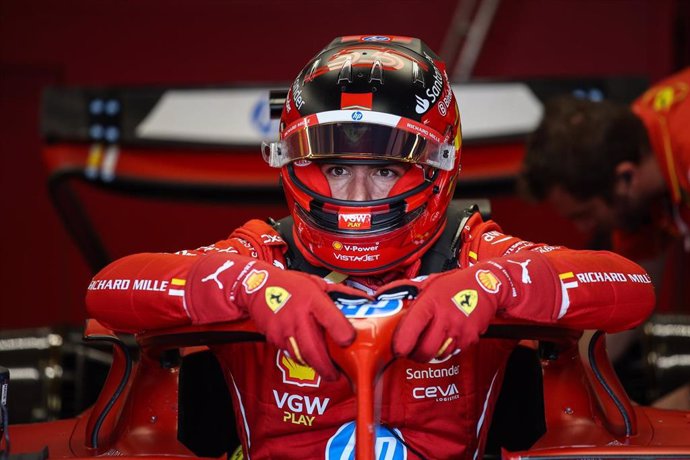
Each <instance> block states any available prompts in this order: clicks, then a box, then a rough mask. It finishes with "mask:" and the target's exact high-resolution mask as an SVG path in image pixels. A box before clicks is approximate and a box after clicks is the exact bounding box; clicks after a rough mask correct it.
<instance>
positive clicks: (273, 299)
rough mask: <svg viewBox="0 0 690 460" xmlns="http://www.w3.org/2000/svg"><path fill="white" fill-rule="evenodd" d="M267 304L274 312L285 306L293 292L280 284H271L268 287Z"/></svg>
mask: <svg viewBox="0 0 690 460" xmlns="http://www.w3.org/2000/svg"><path fill="white" fill-rule="evenodd" d="M265 293H266V305H268V308H270V309H271V311H272V312H273V313H278V310H280V309H281V308H283V306H285V304H286V303H287V301H288V300H289V299H290V296H291V294H290V293H289V292H288V291H286V290H285V289H283V288H282V287H279V286H269V287H267V288H266V291H265Z"/></svg>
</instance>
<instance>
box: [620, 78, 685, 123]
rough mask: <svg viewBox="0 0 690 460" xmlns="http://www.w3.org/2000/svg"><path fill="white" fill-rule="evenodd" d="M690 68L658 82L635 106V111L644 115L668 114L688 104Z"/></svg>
mask: <svg viewBox="0 0 690 460" xmlns="http://www.w3.org/2000/svg"><path fill="white" fill-rule="evenodd" d="M689 92H690V67H687V68H685V69H683V70H681V71H680V72H677V73H675V74H673V75H669V76H668V77H666V78H664V79H662V80H660V81H658V82H656V83H655V84H653V85H652V86H651V87H650V88H649V89H648V90H647V91H645V92H644V93H643V94H642V96H640V97H639V98H637V99H636V100H635V101H634V102H633V104H632V108H633V110H634V111H635V112H636V113H638V114H642V115H644V114H645V113H646V112H654V113H658V112H667V111H669V110H671V109H672V108H674V107H675V106H677V105H679V104H680V103H683V102H687V101H688V100H690V99H688V97H689V96H690V94H688V93H689Z"/></svg>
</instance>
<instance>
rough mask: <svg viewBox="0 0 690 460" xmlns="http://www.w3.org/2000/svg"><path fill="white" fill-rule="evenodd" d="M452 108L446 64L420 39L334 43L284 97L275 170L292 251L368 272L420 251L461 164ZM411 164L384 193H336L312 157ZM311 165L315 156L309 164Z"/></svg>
mask: <svg viewBox="0 0 690 460" xmlns="http://www.w3.org/2000/svg"><path fill="white" fill-rule="evenodd" d="M460 144H461V137H460V115H459V112H458V108H457V104H456V101H455V96H454V95H453V91H452V90H451V87H450V84H449V82H448V77H447V75H446V71H445V64H444V63H443V62H442V61H441V60H440V59H439V57H438V56H436V54H434V53H433V51H431V50H430V49H429V48H428V47H427V46H426V45H425V44H424V43H423V42H422V41H421V40H419V39H416V38H409V37H398V36H384V35H375V36H366V35H362V36H359V35H358V36H348V37H340V38H336V39H335V40H333V41H332V42H331V43H330V44H329V45H328V46H327V47H326V48H325V49H323V50H322V51H321V52H320V53H319V54H317V55H316V57H314V58H313V59H312V60H311V61H310V62H309V63H308V64H307V65H306V67H304V69H303V70H302V71H301V72H300V74H299V75H298V76H297V79H296V80H295V81H294V83H293V84H292V86H291V87H290V90H289V92H288V94H287V98H286V101H285V106H284V107H283V112H282V116H281V121H280V140H278V141H276V142H271V143H266V144H264V146H263V155H264V159H265V160H266V161H267V162H268V163H269V164H270V165H271V166H273V167H278V168H282V169H281V179H282V182H283V188H284V190H285V195H286V197H287V201H288V206H289V208H290V212H291V214H292V216H293V219H294V226H293V233H294V238H295V242H296V244H297V246H298V249H299V250H300V252H301V253H302V254H303V255H304V256H305V257H306V259H307V260H308V261H309V262H310V263H312V264H314V265H317V266H322V267H327V268H329V269H332V270H336V271H339V272H343V273H347V274H377V273H383V272H386V271H389V270H391V269H393V268H396V267H400V266H405V265H407V264H410V263H412V262H414V261H415V260H417V259H418V258H420V257H421V256H422V255H423V254H424V252H426V250H427V249H429V247H430V246H431V244H433V242H434V241H436V239H437V238H438V236H439V235H440V234H441V232H442V230H443V228H444V227H445V223H446V209H447V207H448V204H449V202H450V200H451V198H452V197H453V191H454V189H455V182H456V178H457V175H458V172H459V169H460ZM320 160H324V161H326V162H328V163H337V162H344V163H378V164H381V163H390V162H403V163H407V164H411V167H410V168H409V169H407V172H406V173H405V174H404V175H403V176H401V177H400V178H399V179H398V181H397V182H396V183H395V185H394V186H393V188H392V189H391V191H390V192H389V194H388V196H387V197H385V198H383V199H377V200H372V201H349V200H341V199H335V198H333V197H332V195H331V191H330V187H329V185H328V181H327V179H326V178H325V176H324V175H323V173H322V172H321V169H320V168H319V166H318V162H319V161H320ZM315 162H316V163H315Z"/></svg>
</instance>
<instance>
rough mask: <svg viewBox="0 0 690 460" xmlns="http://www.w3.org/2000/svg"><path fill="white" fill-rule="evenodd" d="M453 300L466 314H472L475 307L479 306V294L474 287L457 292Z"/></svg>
mask: <svg viewBox="0 0 690 460" xmlns="http://www.w3.org/2000/svg"><path fill="white" fill-rule="evenodd" d="M452 300H453V303H454V304H455V306H456V307H458V309H459V310H460V311H461V312H463V313H464V314H465V315H466V316H470V315H471V314H472V312H473V311H474V309H475V308H477V302H478V300H479V296H478V295H477V291H475V290H474V289H465V290H463V291H460V292H458V293H457V294H455V295H454V296H453V298H452Z"/></svg>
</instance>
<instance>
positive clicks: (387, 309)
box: [335, 298, 403, 318]
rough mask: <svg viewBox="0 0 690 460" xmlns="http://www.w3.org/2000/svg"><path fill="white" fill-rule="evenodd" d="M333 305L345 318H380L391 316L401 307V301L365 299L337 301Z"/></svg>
mask: <svg viewBox="0 0 690 460" xmlns="http://www.w3.org/2000/svg"><path fill="white" fill-rule="evenodd" d="M335 305H336V306H337V307H338V308H339V309H340V311H341V312H343V315H345V316H346V317H347V318H380V317H382V316H393V315H394V314H396V313H397V312H399V311H400V310H402V307H403V301H402V300H401V299H399V298H396V299H390V298H388V299H381V298H379V299H378V300H374V301H373V302H372V301H368V300H366V299H354V300H350V299H338V300H337V301H336V303H335Z"/></svg>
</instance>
